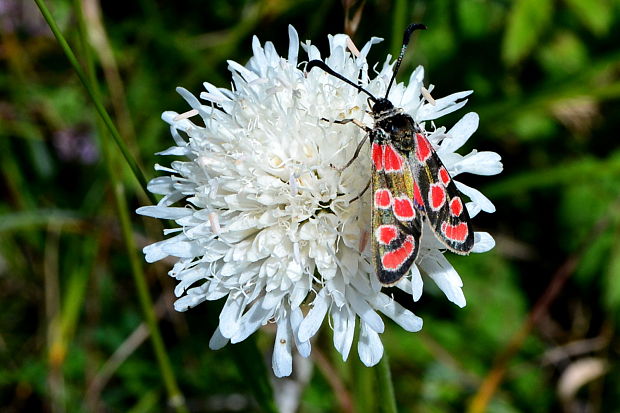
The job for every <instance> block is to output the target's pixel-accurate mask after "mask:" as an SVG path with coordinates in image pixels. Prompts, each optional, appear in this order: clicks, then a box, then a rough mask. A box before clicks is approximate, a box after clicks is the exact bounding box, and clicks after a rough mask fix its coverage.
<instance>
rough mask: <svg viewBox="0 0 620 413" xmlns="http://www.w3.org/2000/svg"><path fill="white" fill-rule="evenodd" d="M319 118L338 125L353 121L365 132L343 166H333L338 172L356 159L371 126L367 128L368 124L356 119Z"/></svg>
mask: <svg viewBox="0 0 620 413" xmlns="http://www.w3.org/2000/svg"><path fill="white" fill-rule="evenodd" d="M321 120H324V121H326V122H331V123H338V124H340V125H346V124H347V123H353V124H355V125H356V126H358V127H360V128H362V129H364V131H365V132H366V136H364V139H362V141H361V142H360V143H359V144H358V145H357V148H355V153H354V154H353V157H352V158H351V159H350V160H349V162H347V163H346V165H345V166H343V167H341V168H338V167H335V166H334V168H335V169H336V170H337V171H338V172H342V171H344V170H345V169H347V168H348V167H349V166H351V164H352V163H353V161H355V159H357V157H358V156H359V154H360V151H361V150H362V146H364V144H365V143H366V140H367V139H368V134H369V133H370V131H371V130H372V129H371V128H369V127H368V126H366V125H364V124H363V123H362V122H360V121H359V120H357V119H341V120H329V119H326V118H321Z"/></svg>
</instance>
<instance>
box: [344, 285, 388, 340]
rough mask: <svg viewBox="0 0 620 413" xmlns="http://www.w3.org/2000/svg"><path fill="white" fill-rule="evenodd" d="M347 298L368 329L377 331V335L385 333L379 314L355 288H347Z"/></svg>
mask: <svg viewBox="0 0 620 413" xmlns="http://www.w3.org/2000/svg"><path fill="white" fill-rule="evenodd" d="M346 297H347V300H348V302H349V304H350V305H351V308H352V309H353V311H354V312H355V313H357V315H359V317H360V318H361V319H362V321H364V323H365V324H367V325H368V327H370V328H372V329H373V330H375V331H376V332H377V333H383V330H384V329H385V325H384V324H383V320H381V317H380V316H379V314H377V313H376V312H375V311H374V310H373V309H372V307H371V306H370V305H368V302H367V301H366V300H365V299H364V298H363V297H362V296H361V295H359V293H358V292H357V291H356V290H355V289H353V288H347V291H346Z"/></svg>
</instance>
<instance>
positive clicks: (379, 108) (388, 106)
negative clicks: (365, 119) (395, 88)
mask: <svg viewBox="0 0 620 413" xmlns="http://www.w3.org/2000/svg"><path fill="white" fill-rule="evenodd" d="M393 109H394V105H393V104H392V102H390V101H389V100H388V99H386V98H380V99H377V100H376V101H375V103H374V104H373V105H372V113H373V115H375V116H376V115H379V114H381V113H385V112H389V111H391V110H393Z"/></svg>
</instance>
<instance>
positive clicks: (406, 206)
mask: <svg viewBox="0 0 620 413" xmlns="http://www.w3.org/2000/svg"><path fill="white" fill-rule="evenodd" d="M392 209H393V210H394V216H395V217H396V218H398V219H399V220H401V221H411V220H412V219H414V218H415V209H414V208H413V202H411V199H409V197H407V196H402V197H399V198H394V205H393V206H392Z"/></svg>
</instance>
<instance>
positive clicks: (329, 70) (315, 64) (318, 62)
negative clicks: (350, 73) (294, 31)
mask: <svg viewBox="0 0 620 413" xmlns="http://www.w3.org/2000/svg"><path fill="white" fill-rule="evenodd" d="M313 67H318V68H319V69H322V70H323V71H325V72H327V73H329V74H330V75H332V76H334V77H336V78H338V79H340V80H342V81H343V82H346V83H348V84H350V85H351V86H353V87H354V88H356V89H357V90H359V91H360V92H364V93H366V94H367V95H368V96H370V99H371V100H372V101H373V102H376V101H377V98H376V97H374V96H373V95H372V94H371V93H370V92H369V91H367V90H366V89H364V88H363V87H361V86H360V85H358V84H356V83H353V82H352V81H350V80H349V79H347V78H346V77H344V76H342V75H341V74H340V73H338V72H335V71H334V70H333V69H332V68H330V67H329V66H327V65H326V64H325V62H323V61H322V60H311V61H309V62H308V65H307V66H306V71H307V72H309V71H310V70H312V68H313Z"/></svg>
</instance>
